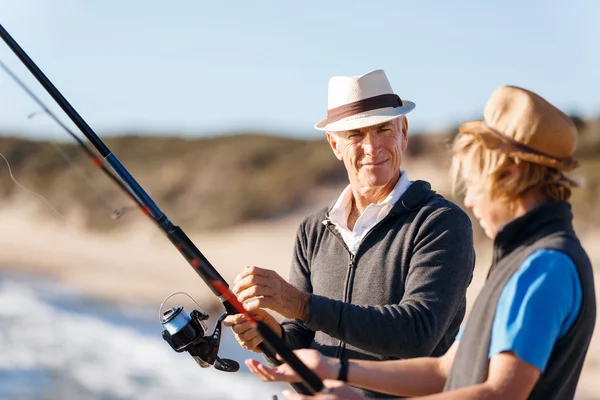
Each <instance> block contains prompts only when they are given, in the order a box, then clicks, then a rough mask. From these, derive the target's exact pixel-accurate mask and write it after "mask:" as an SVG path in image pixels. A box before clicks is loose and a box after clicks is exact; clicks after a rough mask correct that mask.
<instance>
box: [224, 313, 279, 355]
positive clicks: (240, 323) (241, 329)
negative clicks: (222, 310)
mask: <svg viewBox="0 0 600 400" xmlns="http://www.w3.org/2000/svg"><path fill="white" fill-rule="evenodd" d="M246 309H247V310H248V311H250V312H251V313H252V314H253V315H254V316H255V318H256V319H257V320H261V321H263V322H264V323H265V324H267V325H268V326H269V328H271V329H272V330H273V331H274V332H275V333H276V334H278V335H279V336H280V337H281V335H282V332H281V330H282V328H281V325H279V322H277V321H276V320H275V318H273V317H272V316H271V315H270V314H269V313H268V312H266V311H265V310H261V309H260V308H257V309H253V308H252V307H246ZM223 325H225V326H230V327H231V330H232V331H233V333H234V336H235V340H237V342H238V343H239V344H240V346H242V348H244V349H246V350H250V351H253V352H255V353H261V352H262V351H261V350H260V349H259V348H258V345H259V344H261V343H262V341H263V338H262V337H261V336H260V335H259V334H258V331H257V330H256V328H255V327H253V326H252V324H251V323H250V321H248V318H246V316H245V315H244V314H235V315H228V316H227V317H225V319H224V320H223Z"/></svg>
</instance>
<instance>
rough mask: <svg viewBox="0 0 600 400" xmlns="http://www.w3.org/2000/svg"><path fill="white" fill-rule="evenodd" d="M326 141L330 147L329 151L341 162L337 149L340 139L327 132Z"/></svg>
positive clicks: (340, 154)
mask: <svg viewBox="0 0 600 400" xmlns="http://www.w3.org/2000/svg"><path fill="white" fill-rule="evenodd" d="M327 141H328V142H329V145H330V146H331V150H333V154H335V156H336V157H337V159H338V160H340V161H342V160H343V159H342V153H341V152H340V149H339V144H340V138H339V137H338V136H336V135H334V134H332V133H329V132H327Z"/></svg>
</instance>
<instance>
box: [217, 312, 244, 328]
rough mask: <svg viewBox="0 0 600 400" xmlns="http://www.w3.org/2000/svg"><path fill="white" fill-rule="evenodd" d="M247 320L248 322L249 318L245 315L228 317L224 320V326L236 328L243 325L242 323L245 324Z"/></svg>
mask: <svg viewBox="0 0 600 400" xmlns="http://www.w3.org/2000/svg"><path fill="white" fill-rule="evenodd" d="M247 320H248V318H247V317H246V316H245V315H244V314H234V315H228V316H226V317H225V319H224V320H223V325H225V326H234V325H237V324H241V323H242V322H245V321H247Z"/></svg>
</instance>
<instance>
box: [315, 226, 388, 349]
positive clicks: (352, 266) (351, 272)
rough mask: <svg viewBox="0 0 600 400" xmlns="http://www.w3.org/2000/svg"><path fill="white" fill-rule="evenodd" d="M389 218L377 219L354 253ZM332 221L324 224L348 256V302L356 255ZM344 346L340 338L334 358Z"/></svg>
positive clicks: (347, 300) (345, 292)
mask: <svg viewBox="0 0 600 400" xmlns="http://www.w3.org/2000/svg"><path fill="white" fill-rule="evenodd" d="M389 218H390V214H388V215H386V216H385V217H384V218H383V219H382V220H381V221H379V222H378V223H376V224H375V225H373V227H372V228H371V229H370V230H369V232H367V234H366V235H365V237H364V238H363V239H362V240H361V241H360V243H359V245H358V247H357V248H356V254H358V251H359V248H360V244H361V243H363V242H364V241H365V240H366V239H367V237H369V235H370V234H371V233H372V232H373V231H374V230H375V229H376V228H377V227H378V226H379V225H381V224H382V223H383V222H384V221H386V220H387V219H389ZM332 225H333V222H331V221H329V220H327V224H326V225H325V226H326V228H327V230H328V231H329V232H331V233H332V234H333V236H334V237H335V238H336V239H337V240H338V241H339V242H340V243H341V244H342V246H343V247H344V248H345V249H346V251H347V252H348V254H349V256H350V262H349V263H348V271H347V272H346V282H345V284H344V299H343V301H344V303H348V302H349V298H350V291H351V288H350V282H351V281H352V279H353V278H354V274H353V272H354V259H355V258H356V256H355V255H354V254H352V252H351V251H350V249H349V248H348V246H347V245H346V242H344V239H343V238H342V237H340V235H339V233H338V232H337V231H336V230H335V228H332ZM345 348H346V342H344V341H343V340H340V343H339V344H338V347H337V351H336V353H335V357H336V358H340V359H341V356H342V351H343V350H345Z"/></svg>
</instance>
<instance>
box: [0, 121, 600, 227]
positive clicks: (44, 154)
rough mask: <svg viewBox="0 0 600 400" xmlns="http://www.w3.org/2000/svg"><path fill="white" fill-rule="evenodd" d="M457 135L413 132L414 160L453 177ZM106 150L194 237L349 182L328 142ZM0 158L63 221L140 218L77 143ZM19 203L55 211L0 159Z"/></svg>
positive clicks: (8, 140) (23, 144) (126, 140)
mask: <svg viewBox="0 0 600 400" xmlns="http://www.w3.org/2000/svg"><path fill="white" fill-rule="evenodd" d="M577 123H578V125H579V128H580V139H579V144H578V149H577V156H578V158H579V159H580V161H581V164H582V166H581V168H580V169H579V170H577V171H576V172H575V173H574V174H573V175H574V176H576V177H580V178H583V179H584V180H585V186H584V188H583V189H582V190H578V191H576V192H575V194H574V197H573V202H574V206H575V207H577V208H579V209H580V210H582V211H584V214H585V215H586V222H589V223H593V222H595V220H598V219H600V210H597V209H598V207H597V206H596V204H597V200H596V199H597V198H598V196H599V195H600V157H598V156H599V155H600V118H596V119H593V120H588V121H584V120H581V119H578V120H577ZM452 136H453V133H452V132H447V133H440V134H411V135H410V139H409V143H410V145H409V151H408V154H407V157H408V160H407V162H408V163H410V162H411V161H410V159H419V160H421V162H422V161H423V160H424V161H425V162H426V163H427V165H431V171H430V172H428V173H434V174H447V173H448V162H449V157H448V156H449V155H448V151H447V146H448V143H449V141H450V139H451V138H452ZM67 139H68V138H67ZM105 142H106V144H107V145H108V146H109V147H110V148H111V150H113V152H114V154H115V155H116V156H117V157H118V158H119V159H120V160H121V162H122V163H123V164H124V165H125V166H126V168H127V169H128V170H129V171H130V172H131V173H132V174H133V176H134V177H135V178H136V179H137V180H138V182H139V183H140V184H141V185H142V186H143V187H144V188H145V189H146V190H147V192H148V193H149V194H150V196H152V198H153V199H154V200H155V201H156V203H157V204H158V205H159V207H160V208H161V209H163V211H165V213H167V215H169V217H170V218H171V219H172V220H174V221H176V222H177V223H178V224H180V225H182V226H184V227H185V228H186V229H220V228H225V227H230V226H232V225H236V224H239V223H242V222H245V221H249V220H254V219H265V218H272V217H276V216H280V215H283V214H286V213H288V212H290V211H293V210H294V209H296V208H297V207H299V206H301V205H303V204H305V203H306V202H307V201H309V197H310V196H311V195H312V194H313V193H314V190H315V189H318V188H319V187H322V186H324V185H329V184H337V185H339V184H343V183H345V182H346V181H347V177H346V173H345V170H344V167H343V165H342V163H340V162H339V161H338V160H337V159H336V158H335V157H334V155H333V154H332V152H331V150H330V149H329V146H328V144H327V143H326V141H325V139H324V138H323V139H320V140H300V139H290V138H283V137H277V136H269V135H261V134H259V133H247V134H236V135H226V136H221V137H212V138H203V139H186V138H181V137H170V136H166V135H165V136H141V135H140V136H136V135H129V136H112V137H110V138H106V139H105ZM0 152H1V153H2V154H4V155H5V156H6V158H7V159H8V160H9V161H10V165H11V167H12V171H13V174H14V176H15V177H16V179H17V180H18V181H19V183H21V184H22V185H24V186H25V187H27V188H29V189H31V190H33V191H35V192H37V193H39V194H41V195H42V196H44V197H45V198H47V199H48V201H49V202H50V203H51V204H52V205H53V206H54V207H55V208H56V209H57V210H58V211H59V212H60V213H62V214H68V213H69V212H71V211H74V210H76V211H77V212H78V213H79V214H80V215H83V216H84V217H85V219H86V225H87V226H89V227H92V228H95V229H107V228H111V227H115V226H121V225H122V224H123V223H127V221H130V220H131V219H132V218H138V217H135V216H127V217H126V218H123V219H122V220H121V221H120V222H118V223H115V222H114V221H113V220H111V218H110V214H111V211H112V208H110V207H109V206H108V205H107V203H110V205H111V206H112V207H114V208H119V207H123V206H130V205H132V202H131V200H130V199H128V198H127V197H126V196H125V195H124V194H122V193H121V191H120V190H119V189H118V188H117V187H116V185H115V184H114V183H113V182H111V181H110V180H109V179H108V178H107V177H106V176H104V175H103V174H102V173H101V172H100V171H98V170H97V169H96V168H95V167H94V166H93V165H92V164H91V163H90V162H89V160H88V158H87V155H86V154H85V153H84V152H83V151H82V150H81V149H80V148H79V146H78V145H77V144H76V143H74V142H73V143H70V142H68V140H67V141H65V142H61V143H55V142H49V141H33V140H26V139H21V138H16V137H2V136H0ZM63 155H66V156H67V157H68V158H69V159H70V160H71V161H67V160H66V158H65V157H63ZM83 176H85V178H84V177H83ZM423 178H424V179H427V176H424V177H423ZM436 189H437V190H440V189H439V188H436ZM442 192H443V190H442ZM442 194H445V195H448V194H447V193H442ZM15 199H19V200H20V199H27V200H29V201H32V202H37V203H36V204H39V212H41V213H44V214H51V213H52V211H51V210H50V209H49V208H48V207H47V206H45V205H44V204H43V202H41V201H39V200H38V199H36V198H35V197H34V196H32V195H30V194H28V193H27V192H25V191H23V190H22V189H20V188H19V187H17V185H16V184H15V183H14V182H13V181H12V180H11V179H10V176H9V174H8V169H7V168H6V164H5V163H4V162H3V161H2V160H0V201H8V202H10V201H12V200H15ZM132 214H133V213H132ZM138 214H139V213H138ZM139 218H141V217H139Z"/></svg>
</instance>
